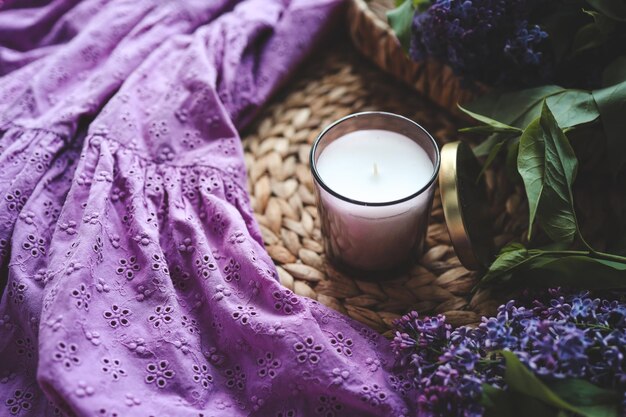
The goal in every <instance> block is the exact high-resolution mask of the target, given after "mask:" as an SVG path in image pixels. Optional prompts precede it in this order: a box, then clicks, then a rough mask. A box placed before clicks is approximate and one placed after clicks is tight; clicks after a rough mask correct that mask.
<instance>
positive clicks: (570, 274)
mask: <svg viewBox="0 0 626 417" xmlns="http://www.w3.org/2000/svg"><path fill="white" fill-rule="evenodd" d="M530 252H531V253H532V251H530ZM515 272H516V274H515V276H514V280H515V281H516V282H517V281H519V282H523V283H524V284H525V285H531V286H541V287H551V286H567V287H572V288H584V289H587V290H591V289H614V288H626V264H624V263H620V262H614V261H608V260H604V259H596V258H592V257H590V256H584V255H569V256H563V255H556V254H551V253H550V252H542V253H541V254H540V255H539V256H535V257H534V258H533V259H532V260H531V261H529V262H528V263H526V264H524V268H523V269H521V268H518V269H517V270H516V271H515Z"/></svg>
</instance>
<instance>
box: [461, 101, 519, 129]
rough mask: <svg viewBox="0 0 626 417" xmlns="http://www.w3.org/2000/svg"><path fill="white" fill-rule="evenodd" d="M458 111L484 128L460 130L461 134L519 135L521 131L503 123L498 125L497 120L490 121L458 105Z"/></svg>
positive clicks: (476, 127)
mask: <svg viewBox="0 0 626 417" xmlns="http://www.w3.org/2000/svg"><path fill="white" fill-rule="evenodd" d="M458 107H459V109H460V110H461V111H462V112H463V113H465V114H467V115H469V116H471V117H472V118H474V119H476V120H478V121H479V122H482V123H484V124H485V125H486V126H475V127H468V128H465V129H461V130H460V131H461V132H481V133H511V134H521V133H522V129H520V128H517V127H512V126H509V125H507V124H504V123H500V122H498V121H497V120H494V119H491V118H489V117H487V116H483V115H481V114H478V113H474V112H472V111H470V110H467V109H465V108H463V107H462V106H461V105H458Z"/></svg>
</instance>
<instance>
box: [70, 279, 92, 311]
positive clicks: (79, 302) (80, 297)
mask: <svg viewBox="0 0 626 417" xmlns="http://www.w3.org/2000/svg"><path fill="white" fill-rule="evenodd" d="M71 295H72V297H74V298H75V299H76V301H75V302H74V305H75V306H76V308H78V309H85V310H89V302H90V301H91V293H90V292H89V290H87V286H86V285H85V284H83V283H81V284H80V285H79V286H78V288H76V289H74V290H72V293H71Z"/></svg>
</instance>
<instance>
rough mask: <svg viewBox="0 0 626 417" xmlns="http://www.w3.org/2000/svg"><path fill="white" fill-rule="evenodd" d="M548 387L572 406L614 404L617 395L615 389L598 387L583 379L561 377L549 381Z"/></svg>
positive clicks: (617, 398)
mask: <svg viewBox="0 0 626 417" xmlns="http://www.w3.org/2000/svg"><path fill="white" fill-rule="evenodd" d="M550 389H552V391H554V393H555V394H557V395H558V396H559V397H561V398H562V399H563V400H564V401H567V402H568V403H570V404H572V405H574V406H595V405H601V404H609V405H615V404H617V402H618V401H619V396H618V395H617V393H616V392H615V391H611V390H608V389H604V388H600V387H597V386H595V385H593V384H592V383H591V382H588V381H585V380H584V379H563V380H556V381H553V382H551V383H550Z"/></svg>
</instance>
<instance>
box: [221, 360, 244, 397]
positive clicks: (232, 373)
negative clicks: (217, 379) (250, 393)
mask: <svg viewBox="0 0 626 417" xmlns="http://www.w3.org/2000/svg"><path fill="white" fill-rule="evenodd" d="M224 377H226V386H227V387H228V388H235V389H238V390H239V391H243V390H244V388H245V387H246V379H247V377H246V373H245V372H244V371H243V369H241V366H239V365H237V366H235V367H234V368H232V369H227V370H226V371H224Z"/></svg>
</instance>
